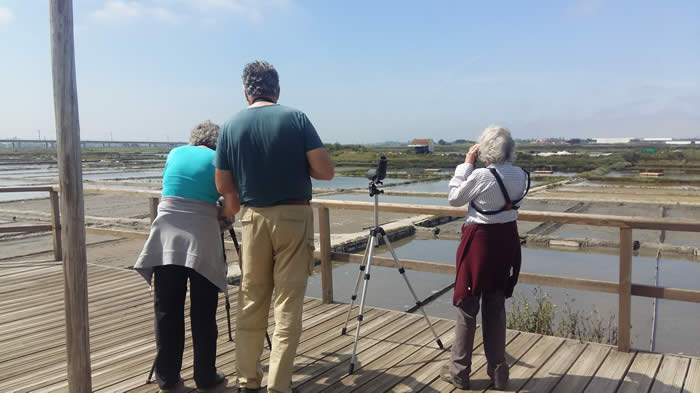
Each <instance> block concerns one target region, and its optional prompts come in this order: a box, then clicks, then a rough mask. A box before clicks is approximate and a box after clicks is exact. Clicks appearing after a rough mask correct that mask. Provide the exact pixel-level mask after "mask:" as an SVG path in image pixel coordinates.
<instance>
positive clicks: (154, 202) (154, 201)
mask: <svg viewBox="0 0 700 393" xmlns="http://www.w3.org/2000/svg"><path fill="white" fill-rule="evenodd" d="M158 203H160V198H158V197H149V198H148V213H149V214H150V216H151V224H153V221H155V219H156V217H157V216H158Z"/></svg>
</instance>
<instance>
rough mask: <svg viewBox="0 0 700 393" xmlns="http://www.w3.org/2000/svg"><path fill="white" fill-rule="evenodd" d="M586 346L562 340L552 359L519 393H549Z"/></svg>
mask: <svg viewBox="0 0 700 393" xmlns="http://www.w3.org/2000/svg"><path fill="white" fill-rule="evenodd" d="M587 345H588V344H586V343H582V342H579V341H575V340H564V343H563V344H562V345H561V347H559V349H557V351H556V352H555V353H554V354H553V355H552V357H550V358H549V360H547V362H546V363H545V364H544V365H543V366H542V367H540V369H539V370H537V373H535V375H533V376H532V378H530V380H529V381H528V382H527V384H525V386H524V387H523V388H522V389H520V392H521V393H539V392H549V391H551V390H552V389H553V388H554V386H556V385H557V384H558V383H559V381H560V380H561V379H562V377H563V376H564V375H565V374H566V372H567V371H568V370H569V368H571V366H572V365H573V364H574V362H576V359H578V357H579V356H580V355H581V353H582V352H583V351H584V349H586V347H587Z"/></svg>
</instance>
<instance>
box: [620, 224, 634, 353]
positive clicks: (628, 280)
mask: <svg viewBox="0 0 700 393" xmlns="http://www.w3.org/2000/svg"><path fill="white" fill-rule="evenodd" d="M619 291H620V292H619V312H618V314H619V316H618V326H617V329H618V333H617V349H618V350H619V351H621V352H629V350H630V326H631V320H632V228H620V283H619Z"/></svg>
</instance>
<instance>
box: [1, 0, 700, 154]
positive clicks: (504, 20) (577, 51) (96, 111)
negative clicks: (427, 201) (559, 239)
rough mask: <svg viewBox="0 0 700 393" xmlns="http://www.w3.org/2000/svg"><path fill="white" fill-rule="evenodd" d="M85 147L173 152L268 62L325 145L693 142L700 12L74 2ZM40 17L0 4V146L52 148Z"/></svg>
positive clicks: (678, 2) (329, 2) (648, 5)
mask: <svg viewBox="0 0 700 393" xmlns="http://www.w3.org/2000/svg"><path fill="white" fill-rule="evenodd" d="M73 6H74V10H73V11H74V23H75V47H76V64H77V81H78V82H77V84H78V102H79V108H80V125H81V138H82V139H99V140H109V139H110V138H113V139H114V140H146V141H184V140H187V137H188V135H189V131H190V130H191V129H192V127H193V126H195V125H196V124H197V123H198V122H200V121H203V120H212V121H214V122H217V123H223V122H225V121H226V120H227V119H228V118H230V117H231V116H232V115H233V114H234V113H236V112H238V111H240V110H243V109H245V107H246V103H245V100H244V97H243V93H242V87H241V79H240V76H241V72H242V70H243V67H244V66H245V64H246V63H248V62H250V61H252V60H256V59H264V60H267V61H269V62H270V63H271V64H273V65H274V66H275V67H276V68H277V70H278V72H279V74H280V84H281V97H280V103H281V104H283V105H288V106H292V107H295V108H297V109H300V110H302V111H304V112H305V113H306V114H307V115H308V116H309V118H310V119H311V121H312V122H313V124H314V125H315V127H316V129H317V131H318V133H319V135H320V136H321V138H322V139H323V141H324V142H326V143H334V142H340V143H375V142H382V141H408V140H410V139H412V138H433V139H434V140H435V141H437V140H439V139H445V140H447V141H452V140H455V139H469V140H474V139H476V138H477V137H478V135H479V133H480V132H481V130H483V129H484V128H485V127H486V126H488V125H490V124H501V125H504V126H506V127H509V128H510V129H511V132H512V133H513V136H514V137H516V138H541V137H566V138H570V137H654V136H659V137H668V136H672V137H700V2H698V1H697V0H687V1H684V0H674V1H661V0H658V1H645V0H637V1H625V0H620V1H612V0H610V1H607V0H556V1H547V0H541V1H540V0H538V1H527V2H525V1H500V2H485V1H467V0H464V1H446V0H445V1H443V0H436V1H412V0H386V1H378V0H375V1H364V0H354V1H340V0H338V1H335V0H309V1H302V0H76V1H74V5H73ZM53 113H54V112H53V93H52V81H51V53H50V43H49V5H48V1H46V0H0V138H13V137H18V138H36V137H37V136H38V135H41V137H42V138H49V139H52V138H54V137H55V123H54V115H53Z"/></svg>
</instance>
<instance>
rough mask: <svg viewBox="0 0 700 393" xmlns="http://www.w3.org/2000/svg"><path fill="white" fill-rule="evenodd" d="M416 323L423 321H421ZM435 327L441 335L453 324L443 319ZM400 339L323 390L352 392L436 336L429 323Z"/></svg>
mask: <svg viewBox="0 0 700 393" xmlns="http://www.w3.org/2000/svg"><path fill="white" fill-rule="evenodd" d="M416 323H419V324H420V323H421V322H420V321H418V322H416ZM434 328H435V331H436V332H437V334H438V335H439V336H440V335H442V334H443V333H445V332H446V331H447V330H448V329H452V324H450V323H448V322H447V321H444V320H441V321H437V322H434ZM397 341H399V345H398V346H396V347H395V348H393V349H391V350H389V351H385V352H383V353H380V356H379V357H378V358H376V359H374V360H372V361H369V362H364V363H362V364H361V365H360V366H361V367H360V368H359V369H357V370H356V372H355V373H353V374H352V375H346V376H344V377H342V378H340V380H338V381H336V382H335V383H333V384H332V385H330V386H328V387H326V388H325V389H324V390H323V391H324V393H325V392H328V393H350V392H352V391H354V390H355V389H356V388H357V387H358V386H361V385H365V384H367V383H369V382H370V381H373V380H374V379H375V378H377V377H380V376H382V375H384V374H385V370H386V369H388V368H391V367H393V366H394V365H396V364H397V363H398V362H400V361H402V360H404V359H409V358H412V357H413V355H414V354H415V352H416V351H417V350H418V349H420V348H422V347H423V346H424V345H427V344H429V343H431V342H434V341H435V336H433V334H432V332H431V331H430V329H428V326H427V324H426V325H425V329H424V330H422V331H421V332H420V333H419V334H417V335H416V336H413V337H411V338H409V339H408V340H401V339H397ZM371 385H372V386H371V389H376V385H375V384H374V383H372V384H371Z"/></svg>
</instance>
